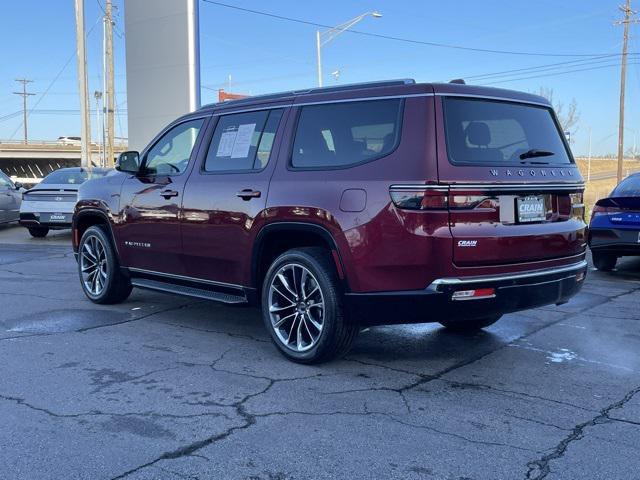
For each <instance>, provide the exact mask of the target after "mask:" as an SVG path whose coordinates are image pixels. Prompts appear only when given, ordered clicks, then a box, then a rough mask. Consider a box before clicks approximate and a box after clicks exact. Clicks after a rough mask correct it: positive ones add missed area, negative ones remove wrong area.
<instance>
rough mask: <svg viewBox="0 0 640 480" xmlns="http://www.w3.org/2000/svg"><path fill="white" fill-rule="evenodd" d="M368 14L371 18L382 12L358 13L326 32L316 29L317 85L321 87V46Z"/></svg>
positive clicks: (379, 15) (378, 16) (378, 15)
mask: <svg viewBox="0 0 640 480" xmlns="http://www.w3.org/2000/svg"><path fill="white" fill-rule="evenodd" d="M369 16H371V17H373V18H381V17H382V14H381V13H378V12H367V13H363V14H362V15H358V16H357V17H355V18H352V19H351V20H349V21H347V22H344V23H342V24H340V25H337V26H335V27H333V28H330V29H329V30H327V31H326V32H320V30H317V31H316V61H317V65H318V86H319V87H322V57H321V50H322V46H323V45H326V44H327V43H329V42H330V41H331V40H333V39H334V38H336V37H337V36H338V35H340V34H341V33H343V32H345V31H347V30H348V29H350V28H351V27H353V26H354V25H355V24H356V23H358V22H361V21H362V20H364V19H365V18H367V17H369Z"/></svg>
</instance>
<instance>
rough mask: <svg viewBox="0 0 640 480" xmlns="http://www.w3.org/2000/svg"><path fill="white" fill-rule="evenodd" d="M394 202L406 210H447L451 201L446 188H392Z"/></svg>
mask: <svg viewBox="0 0 640 480" xmlns="http://www.w3.org/2000/svg"><path fill="white" fill-rule="evenodd" d="M390 194H391V200H392V201H393V204H394V205H395V206H396V207H398V208H402V209H404V210H446V209H447V207H448V203H449V198H448V193H447V190H446V189H439V190H437V189H425V190H419V189H416V190H405V189H391V191H390Z"/></svg>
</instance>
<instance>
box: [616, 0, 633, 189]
mask: <svg viewBox="0 0 640 480" xmlns="http://www.w3.org/2000/svg"><path fill="white" fill-rule="evenodd" d="M619 8H620V10H621V11H622V12H623V13H624V20H620V21H618V22H615V25H624V38H623V40H622V62H621V71H620V117H619V120H618V183H620V182H621V181H622V169H623V165H624V96H625V90H626V82H627V52H628V46H629V25H631V24H632V23H638V20H636V19H632V18H631V17H632V16H635V14H636V13H637V12H635V11H633V10H631V0H627V1H626V4H625V5H621V6H620V7H619Z"/></svg>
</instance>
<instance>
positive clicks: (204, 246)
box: [72, 81, 587, 363]
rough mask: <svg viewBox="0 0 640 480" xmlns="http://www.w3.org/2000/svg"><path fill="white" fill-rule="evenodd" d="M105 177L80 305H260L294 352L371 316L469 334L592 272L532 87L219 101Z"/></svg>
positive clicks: (315, 354) (88, 239)
mask: <svg viewBox="0 0 640 480" xmlns="http://www.w3.org/2000/svg"><path fill="white" fill-rule="evenodd" d="M117 169H118V170H119V171H120V172H119V173H116V174H114V175H109V176H108V177H105V178H102V179H98V180H95V181H92V182H90V183H87V184H86V185H84V186H83V187H82V188H81V189H80V194H79V199H78V203H77V205H76V210H75V214H74V217H73V235H72V239H73V247H74V251H75V252H76V253H77V258H78V273H79V279H80V284H81V286H82V288H83V290H84V292H85V294H86V296H87V297H88V298H89V299H90V300H92V301H93V302H95V303H116V302H122V301H124V300H125V299H126V298H127V297H128V295H129V294H130V292H131V289H132V287H134V286H135V287H141V288H148V289H153V290H159V291H164V292H171V293H176V294H181V295H189V296H194V297H198V298H205V299H211V300H217V301H221V302H225V303H230V304H256V305H261V307H262V315H263V320H264V324H265V327H266V328H267V330H268V331H269V333H270V335H271V337H272V339H273V342H274V343H275V345H276V346H277V347H278V348H279V349H280V351H281V352H282V353H283V354H284V355H286V356H287V357H288V358H290V359H292V360H295V361H298V362H304V363H312V362H320V361H324V360H328V359H331V358H334V357H336V356H339V355H341V354H344V353H345V352H346V351H347V350H348V349H349V347H350V346H351V344H352V342H353V340H354V338H355V337H356V335H357V334H358V332H359V331H360V329H361V328H362V327H363V326H367V325H379V324H392V323H425V322H440V323H441V324H442V325H444V326H445V327H447V328H449V329H451V330H452V331H474V330H478V329H481V328H484V327H487V326H489V325H491V324H493V323H495V322H496V321H497V320H498V319H499V318H500V317H501V316H502V315H503V314H505V313H509V312H515V311H519V310H524V309H528V308H534V307H539V306H542V305H549V304H559V303H564V302H567V301H568V300H569V299H570V298H571V297H572V296H573V295H575V294H576V293H577V292H578V291H579V289H580V288H581V286H582V284H583V280H584V278H585V274H586V267H587V262H586V260H585V255H586V251H585V250H586V224H585V223H584V206H583V204H582V193H583V190H584V183H583V180H582V177H581V175H580V172H579V170H578V168H577V166H576V163H575V161H574V159H573V156H572V154H571V151H570V150H569V146H568V144H567V141H566V139H565V137H564V135H563V133H562V130H561V129H560V127H559V122H558V120H557V118H556V115H555V114H554V112H553V108H552V107H551V105H550V104H549V102H548V101H547V100H546V99H544V98H542V97H539V96H536V95H531V94H527V93H521V92H514V91H509V90H500V89H494V88H484V87H475V86H470V85H461V84H416V83H415V82H413V81H388V82H378V83H372V84H360V85H350V86H340V87H330V88H320V89H311V90H308V91H303V92H289V93H283V94H274V95H267V96H262V97H253V98H247V99H244V100H235V101H229V102H224V103H218V104H214V105H208V106H204V107H202V108H201V109H200V110H198V111H196V112H193V113H191V114H188V115H186V116H184V117H182V118H179V119H178V120H176V121H175V122H173V123H172V124H170V125H169V126H168V127H166V128H165V129H164V130H163V131H162V132H161V133H160V134H159V135H158V136H157V137H156V138H155V139H154V140H153V141H152V142H151V144H150V145H149V146H148V147H147V148H146V149H145V150H144V151H142V152H141V153H138V152H125V153H123V154H122V155H121V156H120V158H119V160H118V166H117Z"/></svg>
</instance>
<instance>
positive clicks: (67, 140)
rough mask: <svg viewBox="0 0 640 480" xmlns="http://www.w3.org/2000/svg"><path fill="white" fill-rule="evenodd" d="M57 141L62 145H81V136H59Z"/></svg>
mask: <svg viewBox="0 0 640 480" xmlns="http://www.w3.org/2000/svg"><path fill="white" fill-rule="evenodd" d="M57 143H58V144H60V145H81V143H82V139H81V138H80V137H58V140H57Z"/></svg>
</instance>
